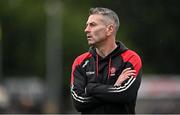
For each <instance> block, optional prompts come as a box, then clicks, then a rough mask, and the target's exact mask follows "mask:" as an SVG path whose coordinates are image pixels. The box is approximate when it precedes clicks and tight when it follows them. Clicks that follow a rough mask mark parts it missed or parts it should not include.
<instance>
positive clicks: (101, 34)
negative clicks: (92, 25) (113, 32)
mask: <svg viewBox="0 0 180 115" xmlns="http://www.w3.org/2000/svg"><path fill="white" fill-rule="evenodd" d="M105 35H106V32H105V30H104V29H99V30H97V31H95V32H94V36H96V37H98V38H103V37H105Z"/></svg>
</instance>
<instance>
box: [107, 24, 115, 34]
mask: <svg viewBox="0 0 180 115" xmlns="http://www.w3.org/2000/svg"><path fill="white" fill-rule="evenodd" d="M106 32H107V33H106V35H107V36H110V35H112V34H113V32H114V26H113V24H110V25H108V26H107V29H106Z"/></svg>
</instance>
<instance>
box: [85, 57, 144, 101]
mask: <svg viewBox="0 0 180 115" xmlns="http://www.w3.org/2000/svg"><path fill="white" fill-rule="evenodd" d="M126 61H127V62H126V63H125V66H124V69H125V68H128V67H131V68H133V69H135V70H136V76H131V77H130V78H129V79H127V80H126V81H124V82H123V83H122V85H121V86H118V87H117V86H114V85H107V84H102V83H97V82H95V81H94V82H89V83H88V85H87V93H89V94H90V95H93V96H94V97H96V98H98V99H100V100H101V101H108V102H115V103H116V102H117V103H126V102H130V101H132V100H135V99H136V97H137V92H138V89H139V86H140V83H141V76H142V73H141V66H142V64H141V60H140V58H139V56H137V55H135V56H131V58H129V59H128V60H126Z"/></svg>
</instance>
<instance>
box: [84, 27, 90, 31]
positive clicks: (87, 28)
mask: <svg viewBox="0 0 180 115" xmlns="http://www.w3.org/2000/svg"><path fill="white" fill-rule="evenodd" d="M89 31H90V29H89V26H88V25H87V26H86V28H85V29H84V32H85V33H88V32H89Z"/></svg>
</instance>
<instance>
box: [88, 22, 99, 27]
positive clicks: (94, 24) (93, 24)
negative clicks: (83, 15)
mask: <svg viewBox="0 0 180 115" xmlns="http://www.w3.org/2000/svg"><path fill="white" fill-rule="evenodd" d="M96 25H97V24H96V23H94V22H92V23H90V24H89V26H91V27H93V26H96Z"/></svg>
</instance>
